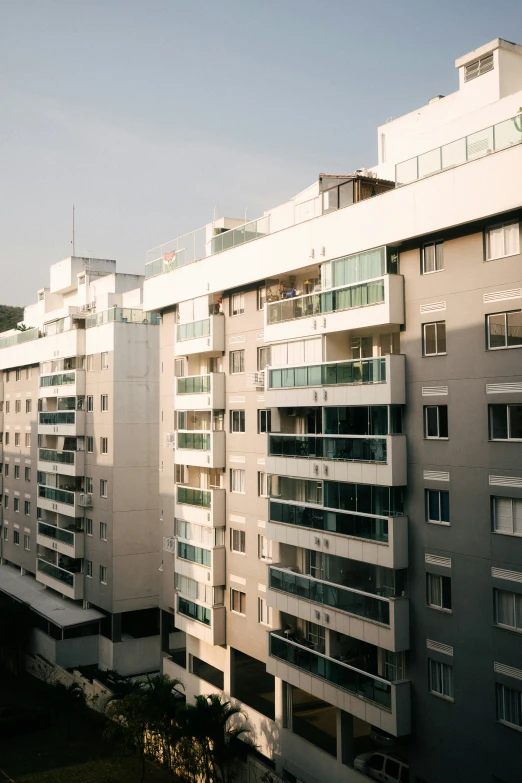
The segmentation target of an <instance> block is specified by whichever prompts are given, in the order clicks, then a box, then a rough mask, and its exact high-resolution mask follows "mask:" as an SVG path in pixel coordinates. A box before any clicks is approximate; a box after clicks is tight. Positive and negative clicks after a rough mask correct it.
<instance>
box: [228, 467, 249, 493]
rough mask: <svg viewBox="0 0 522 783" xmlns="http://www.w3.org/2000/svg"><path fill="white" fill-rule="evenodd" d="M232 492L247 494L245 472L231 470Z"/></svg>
mask: <svg viewBox="0 0 522 783" xmlns="http://www.w3.org/2000/svg"><path fill="white" fill-rule="evenodd" d="M230 491H231V492H239V493H242V494H244V493H245V471H244V470H238V469H236V468H231V470H230Z"/></svg>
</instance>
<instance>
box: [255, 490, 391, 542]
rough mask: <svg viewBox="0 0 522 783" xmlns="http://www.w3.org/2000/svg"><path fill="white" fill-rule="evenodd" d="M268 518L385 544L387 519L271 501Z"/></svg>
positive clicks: (285, 523) (386, 540)
mask: <svg viewBox="0 0 522 783" xmlns="http://www.w3.org/2000/svg"><path fill="white" fill-rule="evenodd" d="M270 521H271V522H280V523H282V524H284V525H296V526H297V527H306V528H309V529H311V530H322V531H324V532H325V533H337V534H338V535H342V536H349V537H350V538H364V539H366V540H367V541H378V542H379V543H381V544H387V543H388V520H387V519H379V518H377V517H363V516H358V515H357V514H342V513H339V512H337V511H326V510H324V509H322V508H313V507H310V506H292V505H290V504H288V503H277V502H276V501H274V500H271V501H270Z"/></svg>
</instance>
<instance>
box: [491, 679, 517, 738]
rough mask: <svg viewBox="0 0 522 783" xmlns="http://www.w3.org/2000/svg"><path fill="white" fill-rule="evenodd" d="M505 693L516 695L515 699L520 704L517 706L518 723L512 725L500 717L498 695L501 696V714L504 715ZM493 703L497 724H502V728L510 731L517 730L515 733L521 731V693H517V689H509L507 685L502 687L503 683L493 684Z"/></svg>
mask: <svg viewBox="0 0 522 783" xmlns="http://www.w3.org/2000/svg"><path fill="white" fill-rule="evenodd" d="M505 691H509V692H510V694H517V696H516V697H515V698H518V700H519V702H520V704H519V709H518V712H519V715H520V716H521V721H520V723H512V722H511V721H509V720H507V719H506V718H505V717H500V715H499V712H500V709H499V707H500V693H501V694H502V707H503V714H504V715H505V714H506V710H505V702H506V699H505ZM495 702H496V711H497V721H498V722H499V723H502V725H503V726H509V727H510V728H511V729H517V731H522V691H519V690H518V689H517V688H510V687H509V685H504V684H503V683H500V682H496V683H495Z"/></svg>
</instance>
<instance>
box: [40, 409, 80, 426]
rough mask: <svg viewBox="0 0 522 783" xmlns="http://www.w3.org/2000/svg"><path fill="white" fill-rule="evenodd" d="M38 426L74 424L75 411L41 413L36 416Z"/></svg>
mask: <svg viewBox="0 0 522 783" xmlns="http://www.w3.org/2000/svg"><path fill="white" fill-rule="evenodd" d="M38 421H39V422H40V424H74V423H75V421H76V413H75V411H41V412H40V413H39V415H38Z"/></svg>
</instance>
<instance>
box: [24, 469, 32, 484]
mask: <svg viewBox="0 0 522 783" xmlns="http://www.w3.org/2000/svg"><path fill="white" fill-rule="evenodd" d="M24 481H31V468H30V467H28V466H27V465H26V466H25V469H24Z"/></svg>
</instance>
